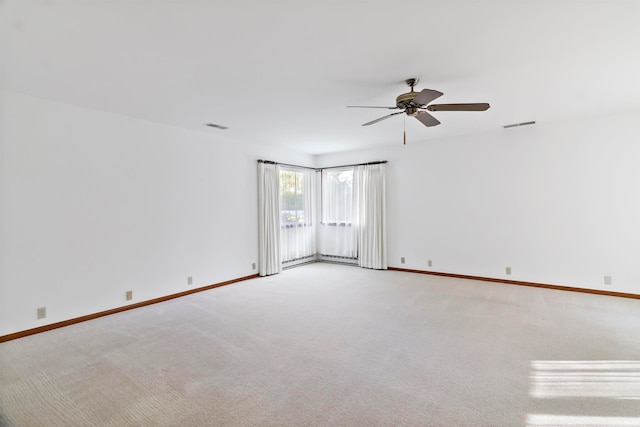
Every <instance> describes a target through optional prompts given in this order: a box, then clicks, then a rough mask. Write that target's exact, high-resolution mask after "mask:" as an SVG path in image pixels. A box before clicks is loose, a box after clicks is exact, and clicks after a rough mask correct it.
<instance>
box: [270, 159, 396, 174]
mask: <svg viewBox="0 0 640 427" xmlns="http://www.w3.org/2000/svg"><path fill="white" fill-rule="evenodd" d="M258 163H267V164H270V165H282V166H291V167H294V168H302V169H311V170H315V171H316V172H320V171H322V170H324V169H339V168H348V167H353V166H368V165H379V164H381V163H387V161H386V160H379V161H377V162H368V163H356V164H353V165H342V166H329V167H326V168H310V167H308V166H299V165H291V164H288V163H277V162H274V161H271V160H262V159H260V160H258Z"/></svg>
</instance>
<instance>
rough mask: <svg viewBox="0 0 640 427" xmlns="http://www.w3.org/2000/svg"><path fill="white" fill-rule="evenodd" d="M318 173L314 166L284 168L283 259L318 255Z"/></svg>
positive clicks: (301, 260) (282, 184) (281, 239)
mask: <svg viewBox="0 0 640 427" xmlns="http://www.w3.org/2000/svg"><path fill="white" fill-rule="evenodd" d="M315 173H316V172H315V171H314V170H312V169H303V168H293V167H284V166H283V167H281V168H280V253H281V256H282V262H283V263H293V262H304V261H308V260H310V259H313V258H315V256H316V229H315V227H314V220H313V216H314V214H313V211H314V206H315V203H314V185H313V179H314V178H315Z"/></svg>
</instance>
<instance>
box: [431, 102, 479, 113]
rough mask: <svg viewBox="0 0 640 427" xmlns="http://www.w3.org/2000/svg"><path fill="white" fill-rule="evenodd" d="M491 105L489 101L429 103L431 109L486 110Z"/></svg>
mask: <svg viewBox="0 0 640 427" xmlns="http://www.w3.org/2000/svg"><path fill="white" fill-rule="evenodd" d="M489 107H490V105H489V104H487V103H478V104H434V105H429V106H428V107H427V110H429V111H485V110H488V109H489Z"/></svg>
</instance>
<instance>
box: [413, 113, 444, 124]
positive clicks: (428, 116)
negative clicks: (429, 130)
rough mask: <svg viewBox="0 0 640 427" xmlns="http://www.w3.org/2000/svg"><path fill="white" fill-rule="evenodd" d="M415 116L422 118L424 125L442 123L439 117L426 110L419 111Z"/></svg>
mask: <svg viewBox="0 0 640 427" xmlns="http://www.w3.org/2000/svg"><path fill="white" fill-rule="evenodd" d="M415 118H416V119H418V120H420V121H421V122H422V124H423V125H425V126H428V127H431V126H438V125H439V124H440V122H439V121H438V119H436V118H435V117H433V116H432V115H431V114H429V113H427V112H426V111H419V112H418V114H416V115H415Z"/></svg>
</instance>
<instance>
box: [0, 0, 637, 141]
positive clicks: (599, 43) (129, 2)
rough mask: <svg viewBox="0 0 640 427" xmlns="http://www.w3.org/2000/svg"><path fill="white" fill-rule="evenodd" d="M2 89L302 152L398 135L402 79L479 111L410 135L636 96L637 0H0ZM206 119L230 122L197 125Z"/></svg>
mask: <svg viewBox="0 0 640 427" xmlns="http://www.w3.org/2000/svg"><path fill="white" fill-rule="evenodd" d="M0 11H1V13H2V17H1V19H2V20H1V21H0V24H1V34H0V35H1V37H2V39H1V43H2V45H1V47H2V51H1V55H2V57H1V61H2V70H1V71H2V74H1V83H2V87H3V88H4V89H8V90H12V91H16V92H21V93H26V94H29V95H34V96H38V97H41V98H45V99H50V100H54V101H58V102H62V103H68V104H73V105H78V106H83V107H88V108H92V109H96V110H102V111H107V112H113V113H117V114H121V115H126V116H131V117H137V118H141V119H145V120H150V121H154V122H159V123H165V124H168V125H172V126H178V127H182V128H187V129H193V130H196V131H199V132H205V133H208V134H211V135H216V136H217V135H224V136H225V137H227V138H231V139H236V140H239V141H248V142H255V143H260V144H275V145H281V146H286V147H290V148H292V149H295V150H299V151H302V152H307V153H311V154H320V153H327V152H335V151H342V150H352V149H360V148H367V147H373V146H379V145H390V144H401V143H402V132H403V126H404V119H403V118H404V115H398V116H395V117H392V118H389V119H388V120H385V121H382V122H380V123H377V124H375V125H372V126H368V127H362V126H360V125H361V124H362V123H365V122H368V121H370V120H373V119H375V118H377V117H381V116H383V115H385V114H388V113H390V112H392V111H387V110H375V109H350V108H349V109H348V108H346V105H379V106H393V105H394V104H395V97H396V96H397V95H399V94H400V93H403V92H407V91H408V88H407V87H406V86H405V84H404V80H405V79H406V78H409V77H418V78H420V83H419V84H418V86H417V90H421V89H423V88H429V89H436V90H439V91H441V92H444V96H442V97H441V98H439V99H438V100H437V101H436V103H456V102H489V103H490V104H491V109H490V110H488V111H486V112H439V113H433V115H434V116H436V117H437V118H438V119H439V120H440V121H441V122H442V124H441V125H440V126H437V127H433V128H427V127H424V126H423V125H422V124H421V123H420V122H418V121H417V120H415V119H413V118H407V120H406V129H407V138H408V141H409V142H410V143H424V141H428V140H431V139H436V138H444V137H450V136H454V135H461V134H471V133H479V132H486V131H490V130H495V129H499V128H501V127H502V126H503V125H505V124H510V123H516V122H524V121H530V120H536V121H538V122H539V123H542V122H546V121H553V120H563V119H567V118H570V117H575V116H585V115H596V114H609V113H614V112H616V111H620V110H627V109H635V108H640V83H638V78H639V77H638V76H640V1H638V0H631V1H621V0H609V1H590V0H575V1H573V0H571V1H569V0H551V1H545V0H522V1H518V0H505V1H498V0H484V1H472V0H467V1H455V0H446V1H445V0H438V1H435V0H418V1H413V0H404V1H393V0H383V1H378V0H369V1H365V0H321V1H307V0H271V1H265V0H233V1H231V0H209V1H205V0H203V1H198V0H37V1H36V0H33V1H32V0H4V1H3V0H0ZM207 122H213V123H217V124H221V125H225V126H228V127H229V130H224V131H223V130H217V129H210V128H207V127H204V126H203V124H204V123H207Z"/></svg>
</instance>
